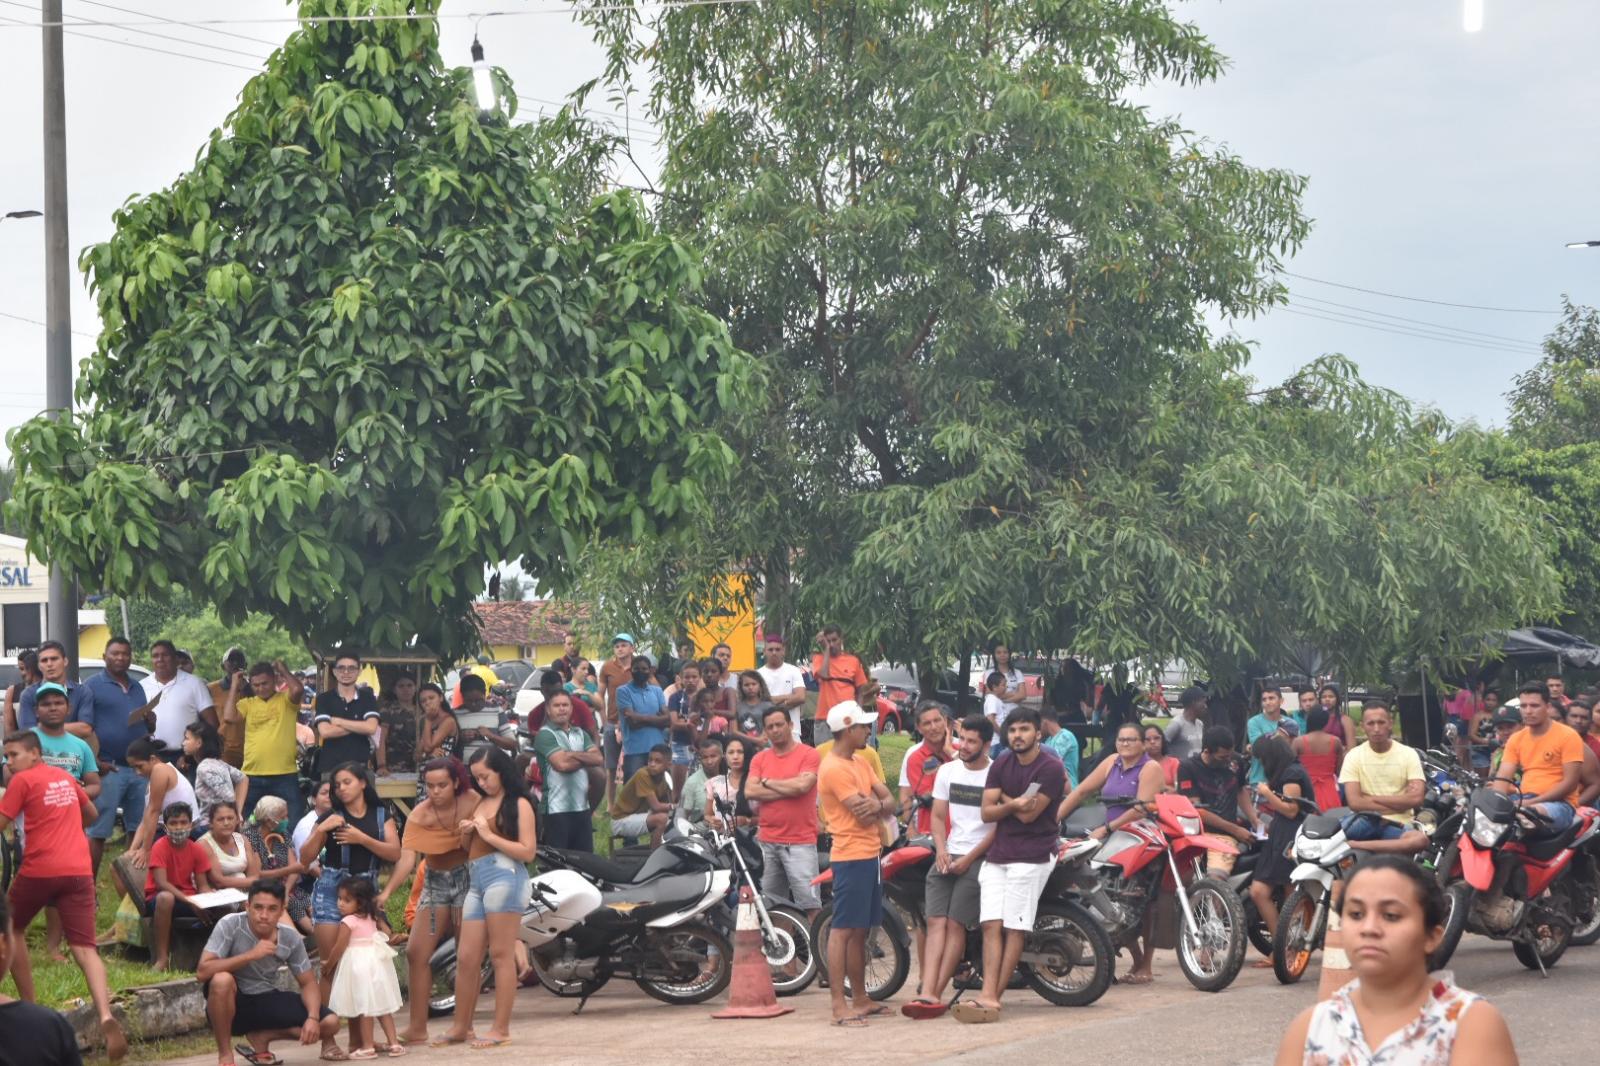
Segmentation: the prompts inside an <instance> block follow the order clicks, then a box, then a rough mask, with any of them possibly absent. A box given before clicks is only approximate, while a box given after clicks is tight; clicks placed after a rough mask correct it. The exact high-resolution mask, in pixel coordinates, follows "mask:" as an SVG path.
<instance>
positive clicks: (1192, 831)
mask: <svg viewBox="0 0 1600 1066" xmlns="http://www.w3.org/2000/svg"><path fill="white" fill-rule="evenodd" d="M1178 828H1179V829H1181V830H1182V831H1183V835H1184V836H1191V837H1194V836H1199V835H1200V830H1201V829H1202V828H1204V823H1203V822H1201V821H1200V819H1198V818H1187V817H1185V816H1183V815H1181V814H1180V815H1178Z"/></svg>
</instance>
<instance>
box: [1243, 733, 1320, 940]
mask: <svg viewBox="0 0 1600 1066" xmlns="http://www.w3.org/2000/svg"><path fill="white" fill-rule="evenodd" d="M1296 739H1303V738H1298V737H1297V738H1296ZM1250 754H1251V755H1253V756H1255V757H1256V758H1257V759H1259V760H1261V768H1262V770H1263V771H1264V772H1265V773H1266V776H1267V779H1266V780H1265V781H1262V782H1259V783H1258V784H1257V785H1256V789H1255V792H1256V796H1255V799H1256V806H1257V807H1258V808H1265V809H1266V810H1269V811H1271V812H1272V824H1271V825H1270V826H1268V827H1267V843H1266V846H1265V847H1264V848H1263V849H1262V851H1261V858H1260V859H1258V860H1257V862H1256V868H1255V871H1254V872H1253V873H1252V874H1251V879H1250V898H1251V900H1253V901H1254V902H1255V905H1256V913H1258V914H1260V915H1261V920H1262V921H1264V922H1265V923H1266V925H1267V932H1268V933H1271V932H1272V931H1273V930H1275V929H1277V928H1278V908H1277V905H1276V904H1275V903H1274V902H1273V900H1272V897H1273V895H1274V893H1275V891H1276V890H1277V889H1279V888H1282V887H1284V886H1286V885H1288V883H1289V874H1290V873H1291V872H1292V871H1293V870H1294V859H1292V858H1290V856H1289V849H1290V847H1291V846H1293V844H1294V836H1295V834H1296V833H1298V832H1299V831H1300V823H1301V822H1303V821H1305V820H1306V814H1307V813H1308V812H1307V811H1306V809H1305V808H1304V807H1302V806H1300V804H1298V803H1296V802H1295V801H1296V800H1299V799H1310V798H1311V794H1312V791H1313V789H1312V784H1311V775H1310V774H1308V773H1306V768H1305V767H1304V766H1301V765H1300V762H1299V760H1298V759H1296V758H1295V757H1294V749H1292V748H1291V747H1290V746H1289V742H1288V741H1287V740H1285V739H1283V737H1282V736H1281V735H1280V734H1277V733H1272V734H1269V735H1268V736H1264V737H1261V738H1259V739H1258V740H1257V741H1256V742H1255V743H1254V744H1252V745H1251V746H1250ZM1256 965H1257V966H1271V965H1272V963H1271V961H1269V960H1261V961H1258V962H1257V963H1256Z"/></svg>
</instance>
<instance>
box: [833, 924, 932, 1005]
mask: <svg viewBox="0 0 1600 1066" xmlns="http://www.w3.org/2000/svg"><path fill="white" fill-rule="evenodd" d="M896 910H897V908H895V907H893V906H892V905H891V904H890V903H889V902H888V901H887V900H885V901H884V906H883V919H882V921H880V922H879V923H878V926H877V928H875V929H873V930H871V931H870V932H868V933H867V998H868V999H871V1000H873V1001H874V1002H880V1003H881V1002H882V1001H883V1000H886V999H888V998H890V997H891V996H893V995H894V994H895V993H896V992H898V991H900V989H901V988H903V987H905V983H906V978H907V977H909V976H910V975H911V948H910V947H909V946H908V945H907V943H906V941H907V940H908V939H909V937H907V936H906V934H905V924H904V923H903V922H902V921H901V920H900V918H899V916H898V915H897V913H896ZM832 927H833V904H832V903H831V902H830V903H828V904H827V905H825V906H824V907H823V908H822V909H821V910H820V911H818V912H817V917H816V919H815V920H814V921H813V922H812V923H811V942H812V943H813V944H815V945H817V949H816V951H815V955H816V958H817V973H818V974H820V975H821V977H822V979H823V980H827V979H828V930H829V929H831V928H832ZM845 991H846V993H849V992H850V988H849V985H848V984H846V986H845Z"/></svg>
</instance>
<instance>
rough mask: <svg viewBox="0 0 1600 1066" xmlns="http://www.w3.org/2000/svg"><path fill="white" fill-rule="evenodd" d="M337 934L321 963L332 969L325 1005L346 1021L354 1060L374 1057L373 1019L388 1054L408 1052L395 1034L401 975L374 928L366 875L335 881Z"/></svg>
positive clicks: (372, 899)
mask: <svg viewBox="0 0 1600 1066" xmlns="http://www.w3.org/2000/svg"><path fill="white" fill-rule="evenodd" d="M339 913H340V914H341V915H343V917H342V918H341V919H340V920H339V939H338V940H337V941H335V943H334V946H333V951H331V952H330V953H329V955H328V958H327V961H326V962H324V963H323V965H324V967H326V968H331V969H333V970H334V974H333V989H332V991H331V992H330V993H329V994H328V1009H329V1010H331V1011H333V1013H335V1014H337V1015H338V1016H339V1017H341V1018H343V1019H345V1020H346V1021H348V1022H349V1023H350V1032H351V1034H352V1035H353V1036H354V1038H355V1043H356V1044H357V1045H358V1046H357V1047H356V1049H355V1050H354V1051H352V1052H350V1057H351V1058H352V1059H375V1058H377V1057H378V1049H377V1048H376V1047H374V1046H373V1041H372V1030H373V1026H372V1019H374V1018H377V1019H378V1020H379V1021H380V1022H381V1023H382V1025H383V1037H384V1039H385V1040H387V1041H388V1053H389V1057H390V1058H392V1059H393V1058H399V1057H400V1056H401V1055H404V1054H405V1053H406V1048H405V1045H404V1044H402V1043H400V1039H399V1037H398V1036H396V1035H395V1028H394V1015H395V1012H396V1011H398V1010H399V1009H400V978H399V976H398V975H397V974H396V973H395V969H394V949H393V948H391V947H390V946H389V942H388V939H387V938H386V937H385V936H384V935H383V934H381V933H379V932H378V904H377V892H376V890H375V889H374V888H373V887H372V882H371V881H368V880H367V879H366V878H364V877H347V878H345V879H344V880H343V881H341V882H339Z"/></svg>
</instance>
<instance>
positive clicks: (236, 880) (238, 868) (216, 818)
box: [200, 800, 261, 892]
mask: <svg viewBox="0 0 1600 1066" xmlns="http://www.w3.org/2000/svg"><path fill="white" fill-rule="evenodd" d="M206 815H207V824H208V826H209V828H208V829H207V831H206V833H205V835H204V836H202V837H201V838H200V844H201V846H202V847H204V848H205V849H206V852H207V854H209V855H210V856H211V883H212V884H213V885H215V886H216V887H218V888H237V889H239V890H240V891H241V892H242V891H244V890H245V889H247V888H249V887H250V885H251V884H252V883H253V882H254V881H255V879H256V878H257V877H259V876H261V857H260V856H258V855H257V854H256V852H255V849H254V848H252V847H251V846H250V844H249V842H247V841H246V840H245V839H244V837H243V836H242V835H240V833H239V808H238V807H235V806H234V805H233V804H232V803H231V802H230V801H228V800H223V801H222V802H221V803H214V804H212V805H211V810H209V811H207V812H206Z"/></svg>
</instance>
